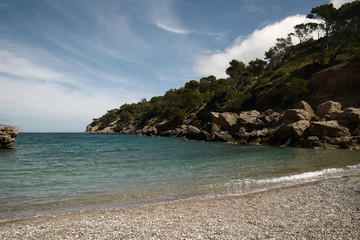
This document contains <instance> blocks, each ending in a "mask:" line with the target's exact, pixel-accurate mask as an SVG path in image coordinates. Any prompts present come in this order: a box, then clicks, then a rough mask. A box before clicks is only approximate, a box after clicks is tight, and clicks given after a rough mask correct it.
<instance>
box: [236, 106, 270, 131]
mask: <svg viewBox="0 0 360 240" xmlns="http://www.w3.org/2000/svg"><path fill="white" fill-rule="evenodd" d="M260 118H261V114H260V113H259V112H258V111H256V110H251V111H244V112H241V113H240V114H239V118H238V121H237V124H238V126H240V127H245V128H246V129H247V130H251V131H252V130H254V129H263V128H264V127H265V123H264V122H263V121H262V120H261V119H260Z"/></svg>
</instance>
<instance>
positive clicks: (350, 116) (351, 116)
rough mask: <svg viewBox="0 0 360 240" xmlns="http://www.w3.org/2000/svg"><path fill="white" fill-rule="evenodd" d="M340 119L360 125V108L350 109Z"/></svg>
mask: <svg viewBox="0 0 360 240" xmlns="http://www.w3.org/2000/svg"><path fill="white" fill-rule="evenodd" d="M339 118H340V119H347V120H349V121H350V122H351V123H357V124H359V123H360V108H353V107H349V108H346V109H345V110H344V112H343V113H341V114H340V116H339Z"/></svg>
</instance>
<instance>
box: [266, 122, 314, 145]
mask: <svg viewBox="0 0 360 240" xmlns="http://www.w3.org/2000/svg"><path fill="white" fill-rule="evenodd" d="M309 127H310V122H309V121H307V120H300V121H297V122H293V123H287V124H283V125H281V126H280V127H279V128H278V129H277V130H276V131H275V133H274V136H273V139H272V142H274V143H282V142H283V141H284V140H288V139H292V140H298V139H300V138H301V137H303V136H304V134H305V133H306V130H307V129H308V128H309Z"/></svg>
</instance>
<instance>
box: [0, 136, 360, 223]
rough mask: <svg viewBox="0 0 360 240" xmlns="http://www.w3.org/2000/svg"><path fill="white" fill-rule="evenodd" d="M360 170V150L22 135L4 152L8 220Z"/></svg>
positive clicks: (1, 178) (2, 189) (0, 180)
mask: <svg viewBox="0 0 360 240" xmlns="http://www.w3.org/2000/svg"><path fill="white" fill-rule="evenodd" d="M359 169H360V152H356V151H348V150H313V149H301V148H277V147H269V146H243V145H232V144H225V143H215V142H201V141H187V140H186V139H183V138H159V137H140V136H126V135H83V134H77V133H21V134H20V135H19V136H18V138H17V140H16V144H15V148H14V149H9V150H0V220H5V219H14V218H22V217H32V216H36V215H43V214H59V213H64V212H69V211H79V210H104V209H122V208H129V207H137V206H144V205H148V204H157V203H162V202H169V201H177V200H184V199H193V198H196V199H197V198H207V197H214V196H225V195H236V194H243V193H247V192H253V191H259V190H264V189H269V188H273V187H279V186H287V185H292V184H297V183H302V182H308V181H314V180H318V179H323V178H329V177H337V176H343V175H349V174H352V173H353V172H358V171H359Z"/></svg>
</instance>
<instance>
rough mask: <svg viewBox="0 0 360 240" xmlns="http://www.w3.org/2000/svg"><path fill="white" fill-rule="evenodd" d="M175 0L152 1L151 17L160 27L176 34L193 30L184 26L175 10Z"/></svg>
mask: <svg viewBox="0 0 360 240" xmlns="http://www.w3.org/2000/svg"><path fill="white" fill-rule="evenodd" d="M173 4H174V3H173V1H164V0H160V1H158V0H157V1H155V0H154V1H150V18H151V19H152V21H153V23H154V24H155V25H156V26H158V27H159V28H161V29H163V30H165V31H168V32H170V33H176V34H188V33H190V32H192V31H189V30H186V29H185V28H184V27H182V23H181V21H180V19H179V17H178V16H177V14H176V13H175V11H174V7H173Z"/></svg>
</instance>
